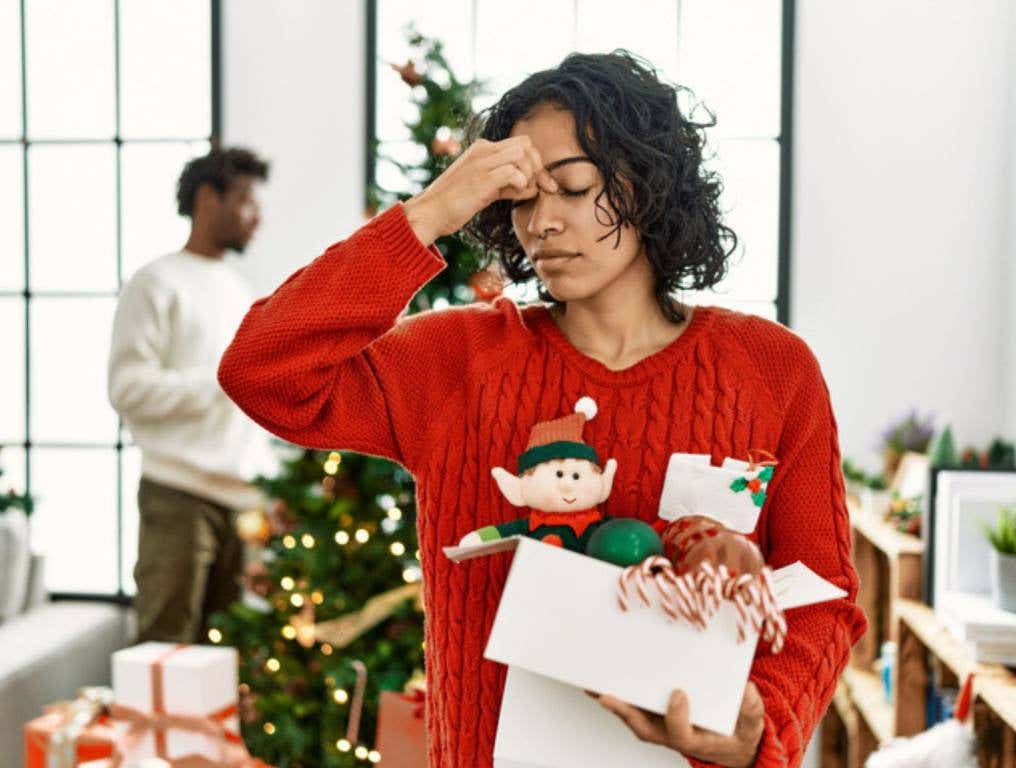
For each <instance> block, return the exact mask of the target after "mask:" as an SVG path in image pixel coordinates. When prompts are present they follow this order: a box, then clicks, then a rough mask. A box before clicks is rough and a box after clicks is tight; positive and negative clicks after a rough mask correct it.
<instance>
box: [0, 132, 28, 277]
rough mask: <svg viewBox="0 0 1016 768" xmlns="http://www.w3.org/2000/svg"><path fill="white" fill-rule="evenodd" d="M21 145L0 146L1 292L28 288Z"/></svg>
mask: <svg viewBox="0 0 1016 768" xmlns="http://www.w3.org/2000/svg"><path fill="white" fill-rule="evenodd" d="M22 152H23V150H22V149H21V147H20V146H17V145H8V146H0V291H10V290H14V291H20V290H22V289H23V288H24V287H25V197H24V184H23V177H24V173H23V171H22V167H21V163H22Z"/></svg>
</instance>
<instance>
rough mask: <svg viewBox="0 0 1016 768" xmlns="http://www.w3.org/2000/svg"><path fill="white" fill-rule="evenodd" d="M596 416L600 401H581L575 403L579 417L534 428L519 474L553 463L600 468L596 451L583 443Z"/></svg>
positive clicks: (521, 461)
mask: <svg viewBox="0 0 1016 768" xmlns="http://www.w3.org/2000/svg"><path fill="white" fill-rule="evenodd" d="M594 416H596V401H595V400H593V398H591V397H580V398H579V400H578V402H577V403H575V413H570V414H568V415H567V416H562V417H561V418H559V419H551V420H550V421H540V422H537V423H536V424H534V425H533V428H532V430H531V431H530V432H529V444H528V445H527V446H526V450H525V451H523V452H522V453H521V454H520V455H519V470H518V474H520V475H521V474H522V473H523V472H525V471H526V470H528V469H532V468H533V467H535V466H536V465H537V464H542V463H543V462H545V461H552V460H553V459H586V460H587V461H591V462H593V464H596V465H597V466H599V464H600V458H599V456H597V455H596V451H595V450H594V449H593V447H592V446H590V445H586V444H585V443H584V442H582V427H584V426H585V424H586V422H587V421H589V420H590V419H592V418H593V417H594Z"/></svg>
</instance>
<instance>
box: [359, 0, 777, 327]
mask: <svg viewBox="0 0 1016 768" xmlns="http://www.w3.org/2000/svg"><path fill="white" fill-rule="evenodd" d="M369 5H370V6H372V7H370V8H369V9H368V10H369V13H370V18H371V19H372V22H371V23H372V27H371V28H370V29H369V30H368V44H367V49H368V71H369V72H372V73H373V87H372V88H368V91H369V93H368V99H370V102H369V103H368V110H367V113H368V115H372V116H373V122H374V124H373V125H372V126H368V131H369V135H368V138H376V139H377V141H378V142H379V149H380V152H379V154H381V155H388V156H391V157H394V158H396V159H399V160H404V161H412V160H415V159H417V158H416V157H415V155H416V153H418V152H420V151H421V150H420V149H419V148H418V147H416V146H415V145H414V144H412V142H410V141H409V136H408V132H407V131H406V129H405V127H404V125H403V120H405V119H406V118H407V117H411V116H412V109H413V107H412V105H411V104H410V102H409V99H408V98H407V91H406V86H405V84H404V83H403V82H402V81H401V80H400V79H399V77H398V75H396V74H395V73H394V72H392V70H391V69H390V68H389V66H388V64H389V63H390V62H396V63H404V62H405V61H406V60H407V58H408V57H409V51H408V47H407V45H406V40H405V35H404V33H403V29H404V28H405V26H406V24H407V23H408V22H410V21H412V22H415V25H416V28H417V29H418V30H419V31H420V32H421V33H423V34H425V35H427V36H429V37H435V38H437V39H440V40H441V41H442V42H443V43H444V47H445V54H446V56H447V57H448V60H449V62H450V64H451V65H452V67H453V69H454V70H455V72H456V74H457V75H458V76H459V77H460V78H462V79H469V78H471V77H474V76H475V77H476V78H478V79H480V80H483V81H485V82H486V83H487V84H488V87H489V92H488V93H487V94H486V95H485V96H484V97H483V98H482V99H480V101H479V102H478V103H477V105H476V106H477V107H478V108H483V107H485V106H488V105H489V104H490V103H491V102H492V101H493V100H494V99H495V98H496V97H497V96H498V95H500V94H501V93H503V92H504V90H505V89H506V88H508V87H510V86H511V85H513V84H515V83H517V82H518V81H519V80H521V79H522V78H523V77H525V76H526V75H527V74H529V73H532V72H535V71H538V70H540V69H544V68H547V67H550V66H553V65H555V64H557V63H558V62H560V60H561V59H562V58H563V57H564V56H565V55H566V54H567V53H569V52H570V51H573V50H578V51H590V52H592V51H600V52H602V51H610V50H613V49H614V48H627V49H629V50H630V51H632V52H633V53H636V54H638V55H639V56H642V57H643V58H645V59H648V60H649V61H650V62H651V63H652V64H653V65H654V66H655V67H656V68H657V70H658V71H660V73H661V74H662V76H663V77H664V78H666V79H667V80H670V81H672V82H677V83H680V84H682V85H685V86H688V87H690V88H691V89H692V90H693V91H694V92H695V95H696V97H697V99H698V100H699V101H702V102H704V103H705V105H706V106H708V107H709V108H710V109H711V110H712V111H713V112H714V113H715V114H716V116H717V121H718V122H717V126H716V128H714V129H712V130H711V131H710V132H708V135H709V141H710V145H711V146H710V149H711V153H712V154H713V159H712V160H711V161H710V162H711V164H712V167H714V168H716V169H717V170H718V171H719V173H720V174H721V176H722V178H723V181H724V185H725V192H724V197H723V200H722V205H723V208H724V209H725V210H726V211H727V212H728V213H727V222H728V224H729V225H730V226H731V227H732V228H733V229H734V231H735V232H736V233H737V235H738V237H739V238H740V240H741V246H740V247H739V248H738V251H737V253H736V254H735V261H734V263H733V266H732V269H731V272H730V274H729V275H728V277H727V278H726V279H725V280H724V281H723V283H722V284H721V285H719V286H717V288H716V290H715V291H713V292H707V293H706V294H705V295H702V296H695V295H689V296H688V297H687V298H688V300H690V301H692V302H693V303H711V304H721V305H724V306H729V307H732V308H735V309H740V310H742V311H745V312H752V313H756V314H759V315H762V316H765V317H769V318H771V319H778V320H779V321H780V322H783V323H788V322H789V317H788V306H789V296H788V288H789V263H788V253H789V215H790V211H789V199H790V198H789V183H790V165H789V163H790V129H791V124H790V110H791V96H792V61H793V57H792V47H793V39H792V37H793V35H792V31H793V15H794V2H793V0H642V1H641V2H639V3H637V4H633V5H632V6H631V9H620V8H619V7H618V6H617V4H612V3H603V2H598V1H597V0H516V2H512V3H505V2H501V1H500V0H448V2H442V3H428V4H423V3H419V2H414V1H413V0H370V1H369ZM369 146H370V143H368V147H369ZM367 167H368V173H372V174H374V175H375V176H376V179H377V181H378V182H379V183H380V184H381V185H382V186H387V187H390V188H394V189H402V188H407V189H408V188H410V187H408V186H407V184H406V182H405V180H404V179H403V178H401V176H400V174H399V171H398V169H397V168H396V167H395V166H394V165H393V164H391V163H387V162H385V161H384V160H380V159H379V160H377V161H376V162H375V161H374V160H373V159H372V158H369V159H368V163H367ZM511 290H512V291H513V295H514V296H515V297H516V298H519V299H524V300H528V299H530V298H534V297H535V291H533V290H531V288H530V289H529V290H519V289H518V287H513V288H512V289H511Z"/></svg>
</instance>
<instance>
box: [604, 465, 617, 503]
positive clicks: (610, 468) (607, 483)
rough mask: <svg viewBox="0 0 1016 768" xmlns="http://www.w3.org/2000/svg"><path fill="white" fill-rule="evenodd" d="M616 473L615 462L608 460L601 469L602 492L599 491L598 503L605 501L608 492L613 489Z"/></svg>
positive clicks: (608, 494)
mask: <svg viewBox="0 0 1016 768" xmlns="http://www.w3.org/2000/svg"><path fill="white" fill-rule="evenodd" d="M616 472H617V460H616V459H609V460H608V461H607V465H606V466H605V467H604V468H603V475H602V476H601V477H600V483H601V488H602V490H601V491H600V503H603V502H604V501H606V500H607V497H608V496H610V491H611V489H613V487H614V474H615V473H616Z"/></svg>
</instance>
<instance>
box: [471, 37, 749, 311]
mask: <svg viewBox="0 0 1016 768" xmlns="http://www.w3.org/2000/svg"><path fill="white" fill-rule="evenodd" d="M682 94H684V95H687V96H689V97H692V94H691V92H690V91H689V90H688V89H687V88H684V87H682V86H677V85H671V84H668V83H666V82H663V81H661V80H660V79H659V78H658V77H657V74H656V71H655V70H654V69H653V68H652V66H651V65H649V64H648V63H646V62H645V61H643V60H641V59H639V58H637V57H636V56H634V55H633V54H631V53H629V52H628V51H624V50H620V49H619V50H615V51H614V52H613V53H609V54H586V53H572V54H570V55H569V56H567V57H566V58H565V59H564V61H562V62H561V64H560V65H558V66H557V67H555V68H553V69H547V70H544V71H543V72H537V73H536V74H534V75H531V76H530V77H528V78H526V79H525V80H523V81H522V82H521V83H520V84H519V85H517V86H515V87H514V88H512V89H511V90H509V91H508V92H506V93H505V94H504V95H503V96H502V97H501V98H500V100H498V101H497V103H495V104H494V105H493V106H491V107H490V108H488V109H486V110H484V111H483V112H481V113H480V114H479V115H477V116H476V117H475V118H474V119H473V120H472V122H471V124H470V126H469V129H468V130H467V141H468V142H473V141H476V140H478V139H487V140H488V141H500V140H502V139H506V138H508V136H509V134H510V133H511V131H512V128H513V127H514V126H515V123H516V122H518V121H519V120H520V119H522V118H523V117H525V116H526V115H527V114H528V113H529V112H530V111H531V110H532V109H533V108H534V107H536V106H538V105H541V104H546V103H550V104H555V105H557V106H558V107H561V108H563V109H566V110H568V111H569V112H570V113H571V114H572V116H573V117H574V118H575V126H576V131H577V134H578V135H577V139H578V142H579V144H580V145H581V147H582V149H583V150H584V151H585V153H586V155H587V156H588V157H589V158H590V159H591V160H592V161H593V163H595V165H596V167H597V168H599V170H600V173H601V174H602V175H603V179H604V187H603V189H602V190H601V191H600V193H599V194H598V195H597V197H596V200H595V204H596V206H597V208H598V209H599V210H598V214H597V215H598V218H600V219H601V220H603V221H605V222H609V223H610V224H611V225H612V226H613V229H612V230H611V232H610V233H608V236H610V235H615V237H616V239H615V243H616V242H619V240H620V228H621V225H622V224H631V225H633V226H634V227H635V229H636V230H637V232H638V234H639V238H640V240H641V242H642V243H643V244H644V246H645V250H646V255H647V257H648V259H649V262H650V264H651V265H652V268H653V272H654V274H655V275H656V287H655V294H656V300H657V302H658V303H659V305H660V308H661V310H662V311H663V313H664V315H665V316H666V317H667V318H668V319H669V320H671V321H672V322H675V323H680V322H682V321H683V320H684V317H683V315H682V313H681V312H680V311H679V310H678V308H677V306H676V305H675V304H674V302H673V301H672V300H671V298H670V295H671V293H673V292H674V291H675V290H678V289H685V290H702V289H705V288H710V287H712V286H714V285H716V284H717V283H719V282H720V280H722V279H723V276H724V275H725V274H726V271H727V265H728V260H729V257H730V255H731V254H732V253H733V252H734V250H735V249H736V247H737V236H736V235H735V234H734V232H733V230H731V229H730V228H729V227H727V226H725V225H724V224H723V223H722V221H721V212H720V208H719V198H720V193H721V190H722V184H721V182H720V179H719V178H718V177H717V176H716V175H715V174H714V173H712V172H710V171H709V170H707V169H706V168H705V166H704V165H703V149H704V147H705V140H706V139H705V129H706V128H711V127H712V126H714V125H715V124H716V120H715V117H714V116H713V114H712V113H711V112H709V111H708V109H706V110H705V111H706V113H707V115H708V118H709V119H708V121H707V122H701V123H700V122H695V121H693V120H692V119H691V112H693V111H694V109H692V108H689V110H688V111H689V114H688V115H685V114H682V112H681V108H680V106H679V98H681V96H682ZM692 99H693V97H692ZM604 195H606V197H607V201H608V202H609V204H610V206H611V208H612V209H613V210H614V211H615V212H616V213H617V214H618V215H617V218H615V219H613V220H611V219H610V217H609V216H608V213H609V212H608V211H607V209H606V208H605V207H604V205H603V202H602V198H603V196H604ZM511 206H512V203H511V201H509V200H499V201H497V202H495V203H492V204H491V205H489V206H488V207H487V208H485V209H484V210H482V211H480V212H479V213H478V214H477V215H476V216H475V217H473V219H472V220H471V221H470V222H469V223H468V224H467V225H466V227H465V231H466V233H467V234H468V235H469V236H471V237H472V238H473V239H474V240H476V241H477V242H478V243H479V244H480V245H481V246H482V247H483V248H485V249H486V250H487V251H488V252H494V253H496V254H497V256H498V258H499V259H500V261H501V264H502V266H503V268H504V271H505V273H506V274H507V276H508V277H509V278H510V279H511V280H513V281H514V282H525V281H527V280H529V279H531V278H532V277H534V276H535V274H536V273H535V272H534V270H533V268H532V266H531V264H530V263H529V261H528V259H527V258H526V255H525V253H524V251H523V250H522V246H521V244H520V243H519V241H518V239H517V238H516V237H515V233H514V230H513V228H512V220H511ZM600 214H602V217H601V216H600ZM539 291H540V297H541V298H542V299H544V300H550V301H553V300H554V299H553V297H552V296H550V295H549V293H547V291H546V288H545V287H544V286H543V285H542V284H541V285H540V288H539Z"/></svg>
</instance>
